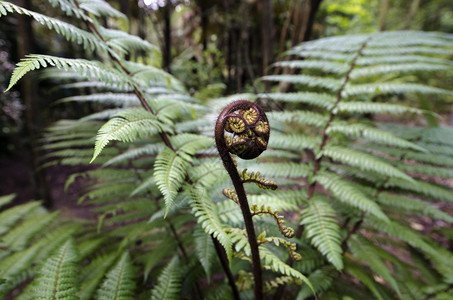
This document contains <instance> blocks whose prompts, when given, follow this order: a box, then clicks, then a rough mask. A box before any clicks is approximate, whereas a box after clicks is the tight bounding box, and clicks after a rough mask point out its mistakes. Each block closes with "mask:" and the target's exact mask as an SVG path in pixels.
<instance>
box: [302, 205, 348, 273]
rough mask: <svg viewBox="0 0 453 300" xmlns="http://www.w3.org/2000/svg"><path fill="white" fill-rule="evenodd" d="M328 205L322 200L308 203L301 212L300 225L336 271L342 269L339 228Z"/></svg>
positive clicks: (334, 215)
mask: <svg viewBox="0 0 453 300" xmlns="http://www.w3.org/2000/svg"><path fill="white" fill-rule="evenodd" d="M335 217H336V213H335V211H334V209H333V208H332V207H331V206H330V204H329V203H328V202H326V201H323V200H322V199H316V198H315V199H313V200H311V201H308V203H307V206H306V207H305V208H304V209H303V211H302V220H301V224H302V225H304V229H305V232H306V234H307V237H308V238H310V239H311V243H312V244H313V245H314V246H315V247H316V248H318V249H319V251H320V252H321V253H322V254H323V255H325V256H326V257H327V260H328V261H329V262H330V263H332V264H333V265H334V266H335V268H336V269H337V270H339V271H340V270H342V269H343V259H342V253H343V251H342V249H341V234H340V226H338V223H337V221H336V220H335Z"/></svg>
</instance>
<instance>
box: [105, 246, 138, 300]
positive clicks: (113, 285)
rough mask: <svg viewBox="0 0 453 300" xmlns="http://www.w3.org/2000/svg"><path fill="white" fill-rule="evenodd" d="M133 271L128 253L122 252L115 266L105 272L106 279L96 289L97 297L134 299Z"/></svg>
mask: <svg viewBox="0 0 453 300" xmlns="http://www.w3.org/2000/svg"><path fill="white" fill-rule="evenodd" d="M134 277H135V272H134V267H133V266H132V262H131V259H130V257H129V253H127V252H126V253H124V254H123V256H122V257H121V259H120V260H119V261H118V263H117V264H116V266H115V267H114V268H113V269H112V270H111V271H110V272H109V273H107V276H106V279H105V281H104V282H103V284H102V286H101V288H100V289H99V290H98V293H97V298H98V299H105V300H107V299H109V300H110V299H114V300H132V299H135V297H134V295H135V292H134V291H135V281H134Z"/></svg>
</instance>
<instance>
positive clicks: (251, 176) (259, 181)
mask: <svg viewBox="0 0 453 300" xmlns="http://www.w3.org/2000/svg"><path fill="white" fill-rule="evenodd" d="M240 175H241V179H242V182H243V183H246V182H253V183H255V184H256V185H257V186H258V187H260V188H262V189H271V190H276V189H277V188H278V186H277V183H275V182H274V181H272V180H269V179H266V178H264V177H260V175H261V173H260V172H256V173H255V172H251V173H247V169H244V170H243V171H242V172H241V173H240Z"/></svg>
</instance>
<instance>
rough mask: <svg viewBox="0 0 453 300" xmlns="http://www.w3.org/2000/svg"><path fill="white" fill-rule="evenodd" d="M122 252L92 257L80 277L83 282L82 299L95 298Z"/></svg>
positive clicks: (81, 271) (80, 293)
mask: <svg viewBox="0 0 453 300" xmlns="http://www.w3.org/2000/svg"><path fill="white" fill-rule="evenodd" d="M119 254H120V252H115V253H111V252H109V253H107V254H104V255H100V256H97V257H95V258H93V259H91V261H90V263H89V264H87V265H86V266H84V267H83V268H82V269H81V270H80V275H79V276H80V278H83V282H82V283H81V286H80V292H79V295H80V299H83V300H89V299H92V298H93V295H94V294H95V292H96V290H97V289H98V287H99V285H100V284H101V283H102V280H103V279H104V277H105V274H106V273H107V271H108V270H109V269H110V268H111V267H112V266H113V265H114V264H115V262H116V261H117V258H118V255H119Z"/></svg>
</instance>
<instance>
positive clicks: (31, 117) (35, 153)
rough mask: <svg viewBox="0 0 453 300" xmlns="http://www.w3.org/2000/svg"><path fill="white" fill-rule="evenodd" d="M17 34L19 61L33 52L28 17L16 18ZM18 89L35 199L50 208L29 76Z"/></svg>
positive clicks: (25, 2)
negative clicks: (23, 111) (41, 167)
mask: <svg viewBox="0 0 453 300" xmlns="http://www.w3.org/2000/svg"><path fill="white" fill-rule="evenodd" d="M30 2H31V1H30V0H22V1H21V3H19V5H20V6H22V7H23V8H26V9H30V6H31V3H30ZM17 33H18V35H17V52H18V56H19V59H20V58H24V57H25V55H27V54H30V53H32V52H33V31H32V27H31V19H30V18H29V17H28V16H25V15H19V16H18V24H17ZM19 89H20V93H21V98H22V99H23V101H24V104H25V127H26V130H27V133H28V137H29V139H30V149H29V150H30V159H31V162H30V164H31V171H32V176H31V177H32V178H31V179H32V184H33V188H34V193H35V197H36V199H41V200H43V201H44V203H43V204H44V205H45V206H46V207H51V206H52V202H51V199H50V196H49V192H48V189H47V184H46V177H45V172H44V170H43V169H40V168H39V149H38V142H37V136H36V135H37V132H38V131H39V130H38V128H37V123H36V120H35V118H36V116H37V115H38V114H37V113H36V111H37V110H36V108H35V105H34V103H33V102H34V101H35V102H36V95H37V94H38V93H37V91H36V85H35V84H34V83H33V80H32V77H31V76H30V75H29V74H26V75H25V76H24V77H23V78H22V79H21V81H20V82H19Z"/></svg>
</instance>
